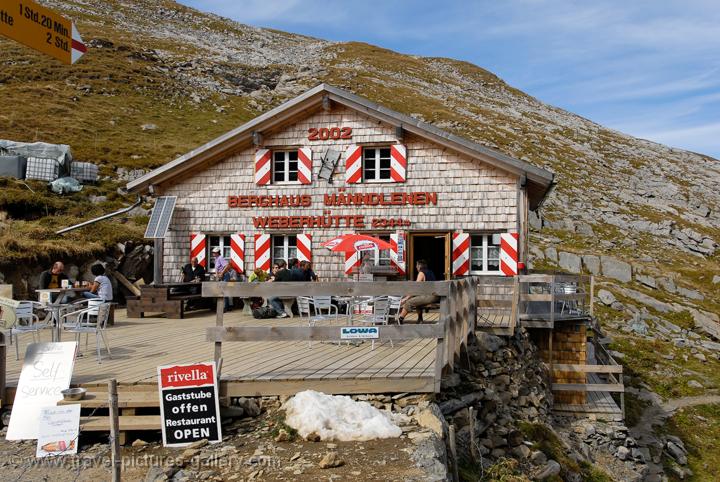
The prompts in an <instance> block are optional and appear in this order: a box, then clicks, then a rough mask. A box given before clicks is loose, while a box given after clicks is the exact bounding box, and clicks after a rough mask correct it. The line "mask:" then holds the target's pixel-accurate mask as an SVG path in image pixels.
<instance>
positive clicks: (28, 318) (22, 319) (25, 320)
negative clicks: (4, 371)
mask: <svg viewBox="0 0 720 482" xmlns="http://www.w3.org/2000/svg"><path fill="white" fill-rule="evenodd" d="M42 307H43V304H42V303H39V302H37V301H30V300H24V301H20V302H19V305H18V306H17V308H15V322H14V323H13V324H12V326H11V327H10V329H9V333H8V334H9V335H10V343H11V344H12V342H13V338H15V359H16V360H20V340H19V338H18V336H19V335H24V334H25V333H31V334H32V336H33V342H36V341H39V339H40V330H44V329H46V328H52V324H51V323H49V322H48V320H47V318H46V319H44V320H43V321H40V318H38V316H37V315H36V314H35V308H42ZM36 336H37V338H36Z"/></svg>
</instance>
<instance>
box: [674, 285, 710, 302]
mask: <svg viewBox="0 0 720 482" xmlns="http://www.w3.org/2000/svg"><path fill="white" fill-rule="evenodd" d="M677 293H678V294H679V295H680V296H684V297H685V298H690V299H691V300H698V301H703V300H704V299H705V296H703V294H702V293H700V292H699V291H695V290H690V289H687V288H683V287H681V286H678V287H677Z"/></svg>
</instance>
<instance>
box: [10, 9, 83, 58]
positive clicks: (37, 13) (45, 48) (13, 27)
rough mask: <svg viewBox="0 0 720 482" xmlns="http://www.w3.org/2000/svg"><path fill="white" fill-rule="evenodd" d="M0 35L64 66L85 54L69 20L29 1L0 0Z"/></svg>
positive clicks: (78, 35) (76, 32)
mask: <svg viewBox="0 0 720 482" xmlns="http://www.w3.org/2000/svg"><path fill="white" fill-rule="evenodd" d="M0 35H4V36H6V37H8V38H11V39H13V40H17V41H18V42H20V43H22V44H25V45H27V46H28V47H30V48H33V49H35V50H39V51H40V52H43V53H46V54H48V55H51V56H53V57H55V58H56V59H58V60H60V61H62V62H64V63H66V64H74V63H75V62H77V60H78V59H79V58H80V57H82V55H83V54H84V53H85V52H87V47H86V46H85V44H84V43H83V41H82V37H80V34H79V33H78V31H77V29H76V28H75V24H73V22H72V20H70V19H68V18H65V17H63V16H62V15H60V14H59V13H57V12H54V11H52V10H50V9H49V8H46V7H43V6H42V5H38V4H37V3H35V2H33V1H32V0H0Z"/></svg>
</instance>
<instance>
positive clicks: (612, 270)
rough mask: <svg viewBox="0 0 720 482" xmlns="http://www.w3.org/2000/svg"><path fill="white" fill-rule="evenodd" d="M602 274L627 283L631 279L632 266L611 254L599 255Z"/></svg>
mask: <svg viewBox="0 0 720 482" xmlns="http://www.w3.org/2000/svg"><path fill="white" fill-rule="evenodd" d="M600 264H601V266H602V274H603V276H606V277H608V278H612V279H616V280H618V281H622V282H623V283H629V282H630V281H632V267H631V266H630V264H629V263H626V262H625V261H621V260H619V259H617V258H613V257H611V256H601V257H600Z"/></svg>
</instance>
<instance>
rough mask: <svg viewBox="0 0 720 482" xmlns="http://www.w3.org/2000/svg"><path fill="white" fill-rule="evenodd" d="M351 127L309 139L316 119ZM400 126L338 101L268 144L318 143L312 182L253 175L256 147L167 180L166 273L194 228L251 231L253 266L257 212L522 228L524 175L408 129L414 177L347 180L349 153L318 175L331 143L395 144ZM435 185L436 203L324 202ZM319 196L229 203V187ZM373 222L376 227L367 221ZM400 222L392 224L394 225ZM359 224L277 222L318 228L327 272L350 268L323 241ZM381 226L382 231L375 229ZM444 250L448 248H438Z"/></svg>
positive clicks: (236, 191) (322, 268)
mask: <svg viewBox="0 0 720 482" xmlns="http://www.w3.org/2000/svg"><path fill="white" fill-rule="evenodd" d="M324 126H342V127H352V129H353V137H352V140H338V141H320V142H311V141H308V139H307V130H308V128H309V127H324ZM398 142H399V141H398V139H397V138H396V137H395V129H394V128H393V127H391V126H388V125H384V124H381V123H379V122H378V121H374V120H371V119H370V118H367V117H365V116H363V115H361V114H359V113H358V112H356V111H354V110H351V109H347V108H340V107H337V108H335V109H334V110H332V111H330V112H325V111H321V112H318V113H316V114H313V115H311V116H309V117H308V118H307V119H304V120H302V121H299V122H297V123H295V124H293V125H290V126H289V127H287V128H286V129H284V130H282V131H280V132H277V133H275V134H274V135H268V136H267V137H266V138H265V139H264V141H263V143H264V146H265V147H268V148H272V147H278V148H280V147H282V148H297V147H310V148H312V149H313V156H312V157H313V179H312V184H310V185H300V184H292V185H287V184H285V185H269V186H257V185H256V184H255V183H254V174H255V172H254V153H255V148H248V149H245V150H243V151H241V152H238V153H237V154H235V155H233V156H231V157H229V158H226V159H224V160H222V161H220V162H218V163H217V164H214V165H212V166H209V167H207V168H206V169H205V170H203V171H201V172H197V173H195V174H193V175H192V176H191V177H186V178H185V179H182V180H180V181H177V182H175V183H174V184H173V185H171V186H165V187H162V188H161V190H162V191H163V192H162V194H164V195H172V196H178V202H177V208H176V211H175V215H174V217H173V225H172V227H171V231H170V233H169V235H168V237H167V238H166V241H165V250H164V256H165V257H164V275H165V277H166V279H174V277H175V276H176V275H177V270H178V267H179V266H180V265H181V264H184V263H186V262H187V260H188V254H189V244H190V241H189V239H190V238H189V237H190V233H191V232H202V233H207V234H226V235H229V234H231V233H242V234H245V236H246V251H245V265H246V270H250V269H252V268H253V266H254V246H253V244H254V235H255V234H260V233H262V232H263V230H261V229H256V228H255V227H254V225H253V220H252V217H253V216H288V215H303V216H322V215H324V214H326V211H328V210H330V211H332V214H335V215H352V214H364V215H365V221H366V223H368V224H369V223H370V219H372V218H375V217H378V218H402V219H407V220H410V221H411V222H412V225H411V226H410V227H407V228H403V229H404V230H413V231H422V230H425V231H428V230H440V231H459V230H464V231H467V232H506V231H516V230H517V218H518V216H517V211H518V209H517V208H518V206H517V204H518V202H517V199H518V187H517V177H516V176H514V175H511V174H508V173H505V172H503V171H500V170H498V169H496V168H494V167H493V166H490V165H487V164H484V163H481V162H479V161H477V160H474V159H471V158H470V157H467V156H463V155H460V154H457V153H455V152H453V151H450V150H447V149H445V148H441V147H440V146H437V145H435V144H432V143H430V142H428V141H426V140H425V139H421V138H418V137H416V136H412V135H407V137H406V138H405V139H403V140H402V141H401V142H402V143H403V144H405V145H406V147H407V156H408V168H407V182H405V183H387V182H374V183H370V182H368V183H364V184H354V185H346V184H345V182H344V174H345V168H344V159H343V158H341V160H340V162H339V163H338V167H337V169H336V170H335V175H334V177H333V183H332V184H328V182H327V181H325V180H320V179H318V178H317V173H318V172H319V170H320V166H321V158H322V156H323V155H324V153H325V151H326V150H327V149H328V148H335V149H337V150H340V151H343V152H344V150H345V149H346V148H347V146H348V145H350V144H377V145H388V144H394V143H398ZM342 188H345V192H346V193H385V194H389V193H392V192H436V193H437V205H429V206H428V205H424V206H408V205H405V206H375V207H365V206H363V207H358V206H347V207H332V208H328V207H326V206H325V205H324V202H323V195H324V194H331V193H339V192H340V189H342ZM299 194H308V195H311V196H312V204H311V206H310V207H304V208H229V207H228V201H227V198H228V196H230V195H299ZM368 230H370V229H368ZM395 230H396V228H388V229H386V230H385V231H386V232H387V233H391V232H394V231H395ZM353 231H354V229H352V228H350V229H343V228H342V227H341V228H339V229H337V228H330V229H319V228H314V229H304V230H297V229H296V230H289V229H286V230H274V231H273V232H275V233H276V234H294V233H297V232H304V233H306V234H312V236H313V239H312V242H313V248H312V251H313V264H314V268H315V269H316V272H317V273H318V274H319V275H320V277H321V278H323V279H326V280H327V279H338V278H341V277H342V276H343V262H344V259H343V256H342V254H339V253H330V252H329V251H327V250H326V249H324V248H321V247H320V244H321V243H323V242H325V241H326V240H328V239H330V238H331V237H333V236H336V235H338V234H342V233H345V232H353ZM376 232H377V231H376ZM439 255H440V256H442V255H443V254H442V253H439Z"/></svg>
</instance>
